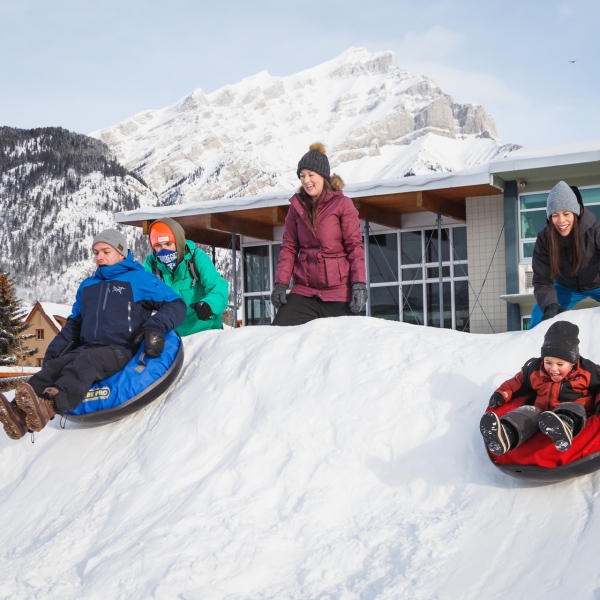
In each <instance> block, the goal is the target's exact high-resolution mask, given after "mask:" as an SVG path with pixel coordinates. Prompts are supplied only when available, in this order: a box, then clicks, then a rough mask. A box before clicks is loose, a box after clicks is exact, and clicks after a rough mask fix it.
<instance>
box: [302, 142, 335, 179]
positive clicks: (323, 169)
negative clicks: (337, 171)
mask: <svg viewBox="0 0 600 600" xmlns="http://www.w3.org/2000/svg"><path fill="white" fill-rule="evenodd" d="M302 169H308V170H309V171H314V172H315V173H318V174H319V175H321V177H324V178H325V179H327V181H331V172H330V168H329V159H328V158H327V155H326V154H325V146H323V144H321V143H320V142H317V143H316V144H313V145H312V146H311V147H310V150H309V151H308V152H307V153H306V154H305V155H304V156H303V157H302V158H301V159H300V162H299V163H298V170H297V171H296V175H298V178H299V177H300V171H302Z"/></svg>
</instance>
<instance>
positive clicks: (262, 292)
mask: <svg viewBox="0 0 600 600" xmlns="http://www.w3.org/2000/svg"><path fill="white" fill-rule="evenodd" d="M242 252H243V263H242V268H243V271H244V275H243V278H244V282H243V288H244V290H243V291H244V304H243V306H244V322H245V324H246V325H270V324H271V320H272V305H271V299H270V297H271V288H272V281H273V276H272V274H271V266H272V262H273V259H272V258H271V244H263V245H260V246H245V247H244V248H243V249H242ZM277 255H278V256H279V252H278V253H277Z"/></svg>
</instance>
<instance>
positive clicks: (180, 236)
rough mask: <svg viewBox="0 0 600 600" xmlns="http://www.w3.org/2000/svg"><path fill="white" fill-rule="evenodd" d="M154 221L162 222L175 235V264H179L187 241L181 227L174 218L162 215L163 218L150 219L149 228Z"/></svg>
mask: <svg viewBox="0 0 600 600" xmlns="http://www.w3.org/2000/svg"><path fill="white" fill-rule="evenodd" d="M155 223H164V224H165V225H166V226H167V227H168V228H169V229H170V230H171V231H172V232H173V235H174V236H175V249H176V250H177V264H179V263H180V262H181V261H182V260H183V258H184V256H185V250H186V242H187V240H186V239H185V231H184V230H183V227H182V226H181V225H180V224H179V223H178V222H177V221H176V220H175V219H171V217H164V218H163V219H156V221H152V223H151V225H150V229H152V225H154V224H155Z"/></svg>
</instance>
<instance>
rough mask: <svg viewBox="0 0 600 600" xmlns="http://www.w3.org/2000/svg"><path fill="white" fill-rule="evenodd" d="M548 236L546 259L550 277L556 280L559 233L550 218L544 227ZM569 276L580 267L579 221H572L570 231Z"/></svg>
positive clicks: (558, 271)
mask: <svg viewBox="0 0 600 600" xmlns="http://www.w3.org/2000/svg"><path fill="white" fill-rule="evenodd" d="M546 231H547V235H548V258H549V259H550V277H552V279H556V278H557V277H558V275H559V273H560V268H559V256H558V254H559V250H560V237H561V236H560V233H558V231H557V230H556V227H555V225H554V223H553V222H552V217H550V219H548V223H547V225H546ZM570 237H571V275H575V273H577V271H579V267H580V266H581V229H580V228H579V219H578V218H577V217H575V219H573V229H572V230H571V234H570Z"/></svg>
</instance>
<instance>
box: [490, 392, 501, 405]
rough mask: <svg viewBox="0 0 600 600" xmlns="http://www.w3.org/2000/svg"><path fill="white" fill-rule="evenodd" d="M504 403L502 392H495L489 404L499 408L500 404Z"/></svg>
mask: <svg viewBox="0 0 600 600" xmlns="http://www.w3.org/2000/svg"><path fill="white" fill-rule="evenodd" d="M503 404H504V396H503V395H502V394H501V393H500V392H494V393H493V394H492V397H491V398H490V401H489V403H488V406H489V407H490V408H498V407H499V406H502V405H503Z"/></svg>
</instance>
